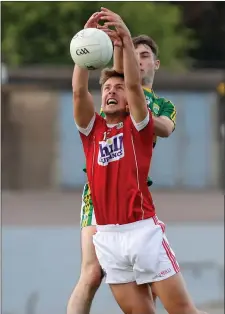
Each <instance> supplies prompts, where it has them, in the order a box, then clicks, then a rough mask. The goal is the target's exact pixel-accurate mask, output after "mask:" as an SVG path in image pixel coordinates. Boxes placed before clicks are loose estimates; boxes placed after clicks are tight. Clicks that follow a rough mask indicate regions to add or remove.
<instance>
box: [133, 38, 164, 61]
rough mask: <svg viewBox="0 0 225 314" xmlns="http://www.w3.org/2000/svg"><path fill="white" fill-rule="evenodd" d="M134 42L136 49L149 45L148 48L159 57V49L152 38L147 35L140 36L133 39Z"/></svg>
mask: <svg viewBox="0 0 225 314" xmlns="http://www.w3.org/2000/svg"><path fill="white" fill-rule="evenodd" d="M132 40H133V44H134V47H135V48H137V46H139V45H147V46H148V47H150V48H151V50H152V52H153V53H154V55H155V56H156V57H158V55H159V48H158V46H157V44H156V42H155V41H154V40H153V39H152V38H151V37H149V36H147V35H139V36H136V37H133V38H132Z"/></svg>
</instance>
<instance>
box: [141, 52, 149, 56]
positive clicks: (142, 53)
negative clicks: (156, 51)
mask: <svg viewBox="0 0 225 314" xmlns="http://www.w3.org/2000/svg"><path fill="white" fill-rule="evenodd" d="M144 54H148V55H149V54H150V51H142V52H140V55H144Z"/></svg>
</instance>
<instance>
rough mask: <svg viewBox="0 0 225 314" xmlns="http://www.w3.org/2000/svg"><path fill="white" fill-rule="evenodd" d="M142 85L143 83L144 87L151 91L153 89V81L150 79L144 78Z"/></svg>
mask: <svg viewBox="0 0 225 314" xmlns="http://www.w3.org/2000/svg"><path fill="white" fill-rule="evenodd" d="M141 83H142V86H143V87H147V88H149V89H152V85H153V79H150V78H149V77H143V79H142V82H141Z"/></svg>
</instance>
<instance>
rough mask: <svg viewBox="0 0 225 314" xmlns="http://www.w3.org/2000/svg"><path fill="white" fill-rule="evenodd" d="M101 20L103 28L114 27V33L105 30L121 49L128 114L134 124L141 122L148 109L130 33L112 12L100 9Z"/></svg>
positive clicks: (119, 18)
mask: <svg viewBox="0 0 225 314" xmlns="http://www.w3.org/2000/svg"><path fill="white" fill-rule="evenodd" d="M101 10H102V11H101V14H102V16H101V19H103V20H106V21H108V22H106V23H105V24H104V26H105V27H106V28H108V27H109V26H114V27H115V29H116V31H113V30H110V29H107V30H106V32H107V33H108V35H109V36H110V37H111V38H112V40H113V42H114V45H116V46H119V47H122V48H123V69H124V82H125V88H126V96H127V102H128V105H129V109H130V113H131V116H132V118H133V119H134V121H135V122H136V123H140V122H142V121H143V120H144V119H145V118H146V117H147V116H148V109H147V105H146V100H145V96H144V92H143V89H142V86H141V77H140V69H139V64H138V60H137V57H136V52H135V49H134V45H133V42H132V38H131V35H130V32H129V30H128V28H127V27H126V25H125V24H124V22H123V21H122V19H121V17H120V16H119V15H117V14H115V13H114V12H112V11H110V10H108V9H106V8H101Z"/></svg>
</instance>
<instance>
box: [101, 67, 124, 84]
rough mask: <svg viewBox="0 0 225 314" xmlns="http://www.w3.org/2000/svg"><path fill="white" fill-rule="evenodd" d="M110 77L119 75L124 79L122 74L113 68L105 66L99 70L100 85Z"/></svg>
mask: <svg viewBox="0 0 225 314" xmlns="http://www.w3.org/2000/svg"><path fill="white" fill-rule="evenodd" d="M111 77H120V78H122V79H124V75H123V74H122V73H118V72H116V71H115V70H114V69H110V68H105V69H103V70H102V72H101V76H100V80H99V83H100V85H101V86H102V85H104V84H105V82H106V81H107V80H108V79H110V78H111Z"/></svg>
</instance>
